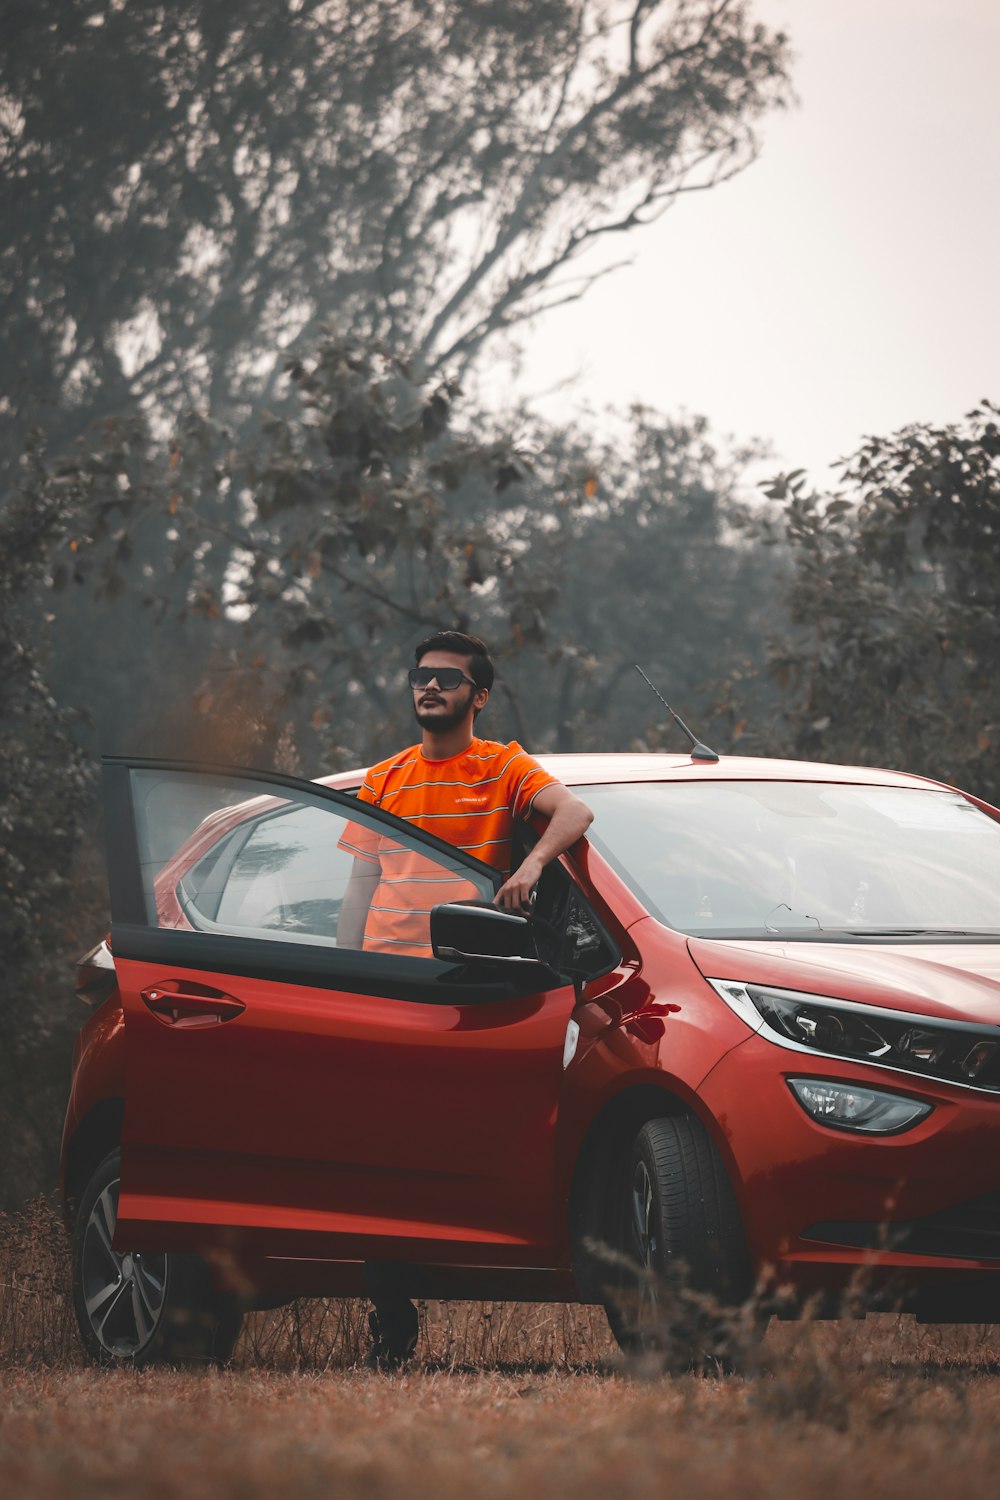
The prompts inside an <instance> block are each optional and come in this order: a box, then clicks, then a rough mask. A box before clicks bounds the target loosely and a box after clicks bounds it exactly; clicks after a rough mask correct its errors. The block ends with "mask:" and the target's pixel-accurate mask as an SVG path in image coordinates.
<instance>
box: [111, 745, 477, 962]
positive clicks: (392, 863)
mask: <svg viewBox="0 0 1000 1500" xmlns="http://www.w3.org/2000/svg"><path fill="white" fill-rule="evenodd" d="M130 774H131V782H132V802H133V808H134V812H135V824H136V837H137V842H138V846H139V857H140V862H141V867H142V872H143V885H144V891H145V903H146V912H147V918H148V921H149V924H150V925H151V926H157V927H174V928H181V929H183V928H188V929H193V930H195V931H204V932H215V933H226V934H230V935H237V936H239V935H243V936H251V937H258V938H260V937H265V938H266V937H271V938H275V939H282V940H284V941H286V942H287V941H295V942H301V943H306V944H314V945H321V946H328V947H349V948H364V949H365V950H367V951H377V952H382V953H393V954H397V955H399V956H410V957H417V958H428V959H429V958H431V957H432V950H431V945H430V912H431V908H432V907H433V906H435V905H436V904H438V903H439V902H444V901H462V900H490V899H491V898H492V895H493V890H494V884H495V876H494V875H493V874H492V873H491V872H490V871H489V870H487V869H486V868H485V867H482V868H481V869H476V868H475V867H474V862H470V861H468V860H467V859H463V857H462V856H460V855H459V854H458V853H457V852H455V853H453V852H452V851H450V850H448V849H444V848H442V849H438V848H436V847H434V846H433V844H432V843H431V842H430V841H428V840H427V839H426V838H424V836H423V835H421V834H420V833H419V832H417V831H416V830H411V829H409V828H408V827H406V825H403V824H400V823H399V822H398V820H386V819H382V818H379V817H378V816H377V815H376V814H374V813H372V812H371V811H369V810H367V809H366V808H365V807H364V805H363V804H357V803H355V802H354V801H353V800H352V801H351V803H349V804H347V805H339V804H333V803H331V802H330V801H328V800H326V799H324V798H323V797H322V796H320V795H317V794H314V793H312V792H310V791H306V790H302V791H298V790H292V789H288V790H287V791H285V790H283V789H276V788H274V787H273V786H271V785H268V784H267V783H255V782H254V781H253V780H252V779H250V778H244V777H234V778H233V780H232V781H227V780H226V779H225V778H223V777H220V776H217V775H214V774H213V775H200V774H199V773H194V772H186V771H174V770H169V771H167V770H151V769H145V768H143V769H134V770H132V771H131V773H130ZM255 793H256V795H255Z"/></svg>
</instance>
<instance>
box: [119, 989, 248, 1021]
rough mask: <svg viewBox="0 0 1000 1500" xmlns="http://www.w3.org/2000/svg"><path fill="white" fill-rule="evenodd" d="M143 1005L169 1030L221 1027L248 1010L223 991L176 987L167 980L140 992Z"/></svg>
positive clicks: (240, 1002) (241, 1002)
mask: <svg viewBox="0 0 1000 1500" xmlns="http://www.w3.org/2000/svg"><path fill="white" fill-rule="evenodd" d="M139 993H140V995H141V998H142V1001H143V1004H144V1005H145V1006H146V1008H147V1009H148V1010H151V1011H152V1012H153V1015H154V1016H155V1017H156V1019H157V1020H158V1021H162V1022H163V1024H164V1025H165V1026H178V1027H183V1028H185V1029H193V1028H195V1027H198V1026H220V1025H221V1024H222V1022H223V1021H232V1020H235V1018H236V1017H237V1016H238V1015H241V1014H242V1012H243V1011H245V1010H246V1006H245V1005H244V1004H243V1001H242V1000H234V999H233V997H232V995H224V994H222V992H221V991H220V990H210V989H209V988H208V987H207V986H206V987H205V988H204V989H201V988H199V989H197V990H195V989H190V988H182V987H181V986H180V985H177V986H176V987H175V986H174V985H173V984H172V983H171V982H170V981H169V980H167V981H166V983H164V984H152V985H150V986H149V988H148V989H145V990H141V991H140V992H139Z"/></svg>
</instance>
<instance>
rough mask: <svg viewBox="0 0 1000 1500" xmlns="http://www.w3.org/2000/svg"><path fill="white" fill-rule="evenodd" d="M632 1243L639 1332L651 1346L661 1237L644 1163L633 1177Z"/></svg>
mask: <svg viewBox="0 0 1000 1500" xmlns="http://www.w3.org/2000/svg"><path fill="white" fill-rule="evenodd" d="M632 1243H633V1247H634V1253H635V1258H636V1260H637V1262H638V1265H639V1275H638V1277H637V1288H636V1290H637V1292H638V1306H637V1308H636V1331H637V1333H638V1335H639V1338H640V1339H641V1340H642V1341H643V1342H644V1343H645V1342H652V1341H654V1340H655V1338H656V1333H657V1328H658V1324H659V1305H658V1304H659V1298H658V1284H657V1276H658V1271H657V1261H658V1259H659V1252H660V1236H659V1226H658V1223H657V1211H656V1202H655V1199H654V1196H653V1183H652V1179H651V1178H650V1175H649V1170H648V1168H647V1166H646V1163H645V1162H644V1161H642V1160H641V1159H640V1160H639V1161H637V1162H636V1164H635V1168H634V1170H633V1173H632Z"/></svg>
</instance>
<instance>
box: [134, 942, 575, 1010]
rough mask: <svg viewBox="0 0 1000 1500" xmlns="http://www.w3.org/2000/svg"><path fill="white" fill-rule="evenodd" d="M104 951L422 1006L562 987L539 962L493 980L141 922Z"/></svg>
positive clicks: (345, 951)
mask: <svg viewBox="0 0 1000 1500" xmlns="http://www.w3.org/2000/svg"><path fill="white" fill-rule="evenodd" d="M111 951H112V954H113V955H114V957H115V958H131V959H136V960H138V961H139V962H142V963H153V964H161V965H162V966H163V967H164V969H200V970H203V971H206V972H209V973H213V974H232V975H236V976H240V975H242V976H243V977H244V978H247V979H260V980H265V981H268V982H273V983H276V984H293V985H305V986H309V987H310V988H313V989H322V990H340V991H342V992H343V993H345V994H349V995H378V996H381V997H384V998H385V999H387V1000H410V1001H413V1002H415V1003H417V1004H422V1005H484V1004H488V1003H490V1002H495V1001H500V1000H514V999H518V998H520V997H523V996H524V995H529V994H532V995H533V994H540V993H542V992H544V991H545V990H550V989H561V988H563V987H564V986H565V985H566V982H567V981H566V980H565V978H562V977H560V976H559V975H556V974H553V973H552V971H551V970H549V969H547V968H545V967H544V966H543V965H542V964H532V965H530V966H529V965H527V964H525V965H524V966H523V968H521V969H519V971H518V973H517V974H516V975H513V976H507V975H500V974H497V975H496V977H495V978H494V977H493V976H491V975H489V974H488V972H487V973H484V972H483V969H481V968H478V969H475V970H473V969H471V968H470V967H469V966H467V965H463V964H453V963H445V962H444V961H443V960H441V959H437V958H434V959H431V958H416V959H413V958H404V957H398V958H397V957H396V956H395V955H394V954H391V953H364V952H362V951H360V950H359V949H356V948H326V947H322V946H319V945H316V946H312V945H309V946H306V945H305V944H304V943H285V942H280V941H277V940H272V939H270V938H255V937H224V936H222V935H220V934H218V933H211V932H186V931H184V930H183V929H182V928H174V927H147V926H146V925H145V923H139V924H135V925H131V924H128V923H119V922H115V923H114V924H113V925H112V928H111Z"/></svg>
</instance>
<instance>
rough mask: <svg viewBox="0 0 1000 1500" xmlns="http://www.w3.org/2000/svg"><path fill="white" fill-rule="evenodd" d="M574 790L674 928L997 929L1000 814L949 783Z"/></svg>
mask: <svg viewBox="0 0 1000 1500" xmlns="http://www.w3.org/2000/svg"><path fill="white" fill-rule="evenodd" d="M586 796H587V801H588V802H589V804H590V806H591V807H592V808H593V811H594V823H593V825H592V826H591V828H590V830H589V833H588V837H589V838H590V839H591V841H592V842H593V843H594V844H595V845H596V846H597V848H598V849H599V850H600V851H601V853H602V854H604V855H605V856H606V858H608V859H609V860H610V861H611V863H612V864H613V865H614V866H615V868H616V869H617V870H618V872H619V873H620V874H621V875H622V877H623V879H624V880H625V881H626V882H627V883H628V884H629V885H630V887H631V888H632V890H633V891H634V892H635V894H636V895H637V896H638V897H639V899H640V900H641V901H642V902H643V904H644V905H645V906H646V908H647V910H648V911H649V912H650V913H651V914H652V915H653V916H655V917H658V918H659V920H660V921H663V922H665V923H666V924H667V925H668V926H671V927H674V928H677V929H679V930H680V931H682V932H688V933H692V934H698V935H704V936H726V935H727V934H728V935H732V936H741V937H743V936H747V937H761V938H766V937H768V936H771V935H773V934H775V933H780V934H781V935H782V936H788V937H793V938H809V937H822V936H823V935H824V934H838V933H841V934H843V933H848V934H850V935H851V936H852V937H853V936H860V937H864V936H865V935H866V934H869V935H871V936H873V937H875V936H880V935H882V936H884V935H890V934H896V933H903V934H904V935H905V934H910V933H912V934H913V935H915V936H919V935H921V934H929V935H933V934H940V935H946V936H947V935H955V936H961V935H965V934H978V933H982V934H987V935H990V936H993V935H1000V823H998V822H997V821H996V820H995V819H993V818H991V817H990V816H989V815H988V814H986V813H984V812H982V811H981V810H980V809H979V808H977V807H976V806H975V804H974V803H972V802H970V801H969V800H968V799H967V798H966V797H963V796H961V795H960V794H959V793H957V792H951V791H948V790H945V789H942V790H938V789H935V788H933V787H928V788H926V789H925V788H923V787H881V786H879V787H876V786H865V785H861V784H857V785H851V784H844V783H834V782H801V781H800V782H795V781H787V782H781V781H715V780H709V779H708V778H707V777H706V778H705V779H704V780H699V781H698V782H646V783H637V784H633V785H623V786H595V787H590V788H588V789H587V792H586Z"/></svg>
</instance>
